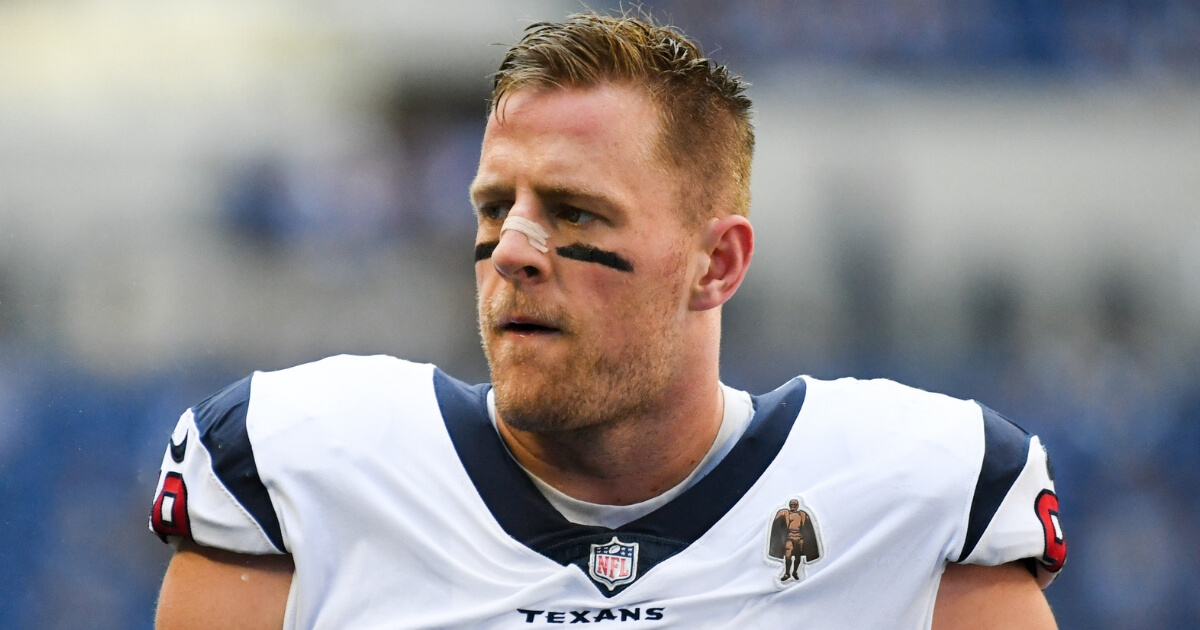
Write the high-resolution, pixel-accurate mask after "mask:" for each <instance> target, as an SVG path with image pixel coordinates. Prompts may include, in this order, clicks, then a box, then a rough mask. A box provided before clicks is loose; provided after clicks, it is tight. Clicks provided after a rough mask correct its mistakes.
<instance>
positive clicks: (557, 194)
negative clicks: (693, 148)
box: [470, 183, 624, 217]
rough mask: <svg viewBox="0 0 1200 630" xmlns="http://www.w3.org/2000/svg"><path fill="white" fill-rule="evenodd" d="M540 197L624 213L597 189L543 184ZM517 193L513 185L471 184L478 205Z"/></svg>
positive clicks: (472, 197) (473, 202)
mask: <svg viewBox="0 0 1200 630" xmlns="http://www.w3.org/2000/svg"><path fill="white" fill-rule="evenodd" d="M535 192H536V193H537V195H538V196H539V197H544V198H549V199H559V200H562V199H567V200H580V201H587V202H588V203H589V204H591V205H594V206H597V207H598V208H599V209H602V210H605V211H607V212H608V213H609V214H610V215H612V216H614V217H615V216H617V215H621V214H624V212H623V211H622V210H621V206H620V205H618V204H617V203H616V202H615V201H614V200H613V198H612V197H611V196H609V195H606V194H604V193H601V192H599V191H597V190H595V189H591V188H586V187H582V186H573V185H569V184H560V185H552V186H542V187H539V188H536V189H535ZM514 195H515V193H514V191H513V187H512V186H509V185H506V184H500V183H481V184H472V185H471V191H470V196H471V204H472V205H474V206H476V207H478V204H479V200H480V199H483V200H489V199H503V198H512V197H513V196H514Z"/></svg>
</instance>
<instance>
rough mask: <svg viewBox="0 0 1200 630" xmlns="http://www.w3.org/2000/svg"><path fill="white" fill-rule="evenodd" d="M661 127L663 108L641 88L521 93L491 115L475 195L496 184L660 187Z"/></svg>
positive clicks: (508, 185) (607, 87) (510, 185)
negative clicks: (658, 151) (657, 153)
mask: <svg viewBox="0 0 1200 630" xmlns="http://www.w3.org/2000/svg"><path fill="white" fill-rule="evenodd" d="M659 129H660V123H659V120H658V110H657V108H656V106H655V105H654V104H653V103H652V102H651V101H650V98H649V96H648V95H647V94H646V92H645V90H643V89H638V88H635V87H632V86H625V85H600V86H596V87H590V88H555V89H531V88H527V89H522V90H518V91H516V92H513V93H510V94H509V95H507V96H505V97H504V98H503V99H502V100H501V101H500V102H499V103H498V104H497V107H496V109H495V111H493V113H492V115H491V116H490V117H489V119H488V125H487V130H486V131H485V133H484V140H483V150H482V154H481V157H480V164H479V173H478V175H477V177H476V181H475V183H474V185H473V186H472V195H473V196H474V195H476V193H477V192H479V191H481V190H487V189H491V188H495V187H498V186H499V187H505V188H516V187H520V186H524V185H527V186H530V187H537V186H561V187H566V188H588V189H594V188H596V187H608V188H614V189H619V188H625V187H629V188H640V187H644V186H646V185H648V184H650V183H652V182H657V183H658V185H659V186H660V187H661V186H662V184H663V181H664V179H663V175H664V174H665V171H664V169H662V168H661V166H660V163H659V160H657V159H656V158H655V147H656V146H657V145H658V140H659V135H660V134H659ZM614 192H615V191H614ZM627 192H633V191H627ZM638 192H643V193H644V192H646V191H645V190H639V191H638Z"/></svg>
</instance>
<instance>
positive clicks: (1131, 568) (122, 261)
mask: <svg viewBox="0 0 1200 630" xmlns="http://www.w3.org/2000/svg"><path fill="white" fill-rule="evenodd" d="M591 5H592V6H593V7H595V8H599V9H603V8H604V7H605V3H591ZM646 6H647V8H648V9H650V10H652V11H653V12H654V13H655V14H656V15H658V16H659V17H660V18H663V19H666V20H668V21H670V22H672V23H674V24H676V25H678V26H681V27H682V28H683V29H684V30H685V31H686V32H688V33H689V34H690V35H692V36H693V37H695V38H696V39H698V40H699V41H700V43H701V44H702V45H703V46H705V48H706V49H710V50H713V51H715V52H714V56H715V57H716V58H717V59H718V60H720V61H722V62H726V63H729V64H730V65H731V67H732V68H733V69H734V70H735V71H736V72H737V73H739V74H742V75H744V76H745V77H746V78H747V79H749V80H750V81H751V82H752V83H753V87H752V89H751V96H752V97H753V98H754V99H755V101H756V105H757V107H756V109H757V114H756V116H757V125H758V134H759V136H758V137H759V151H758V155H757V159H756V162H755V175H754V177H755V179H754V187H753V193H754V209H753V216H752V219H753V220H754V222H755V224H756V226H757V228H758V239H759V243H758V252H757V255H756V257H755V261H754V268H753V269H752V271H751V275H750V277H749V279H748V281H747V283H746V285H745V286H744V287H743V290H742V291H741V292H740V293H739V295H738V296H737V297H736V298H735V299H734V301H733V302H732V303H731V304H730V305H729V306H728V307H727V309H726V334H725V338H724V341H723V345H724V347H723V361H724V378H725V380H726V381H727V382H729V383H730V384H732V385H735V386H739V387H743V388H746V389H749V390H751V391H752V392H756V393H757V392H762V391H766V390H769V389H772V388H774V387H775V386H776V385H778V384H779V383H781V382H783V381H784V380H786V379H787V378H789V377H790V376H792V375H794V374H797V373H808V374H813V375H815V376H819V377H827V378H828V377H836V376H841V375H857V376H864V377H876V376H883V377H889V378H895V379H898V380H901V381H904V382H907V383H909V384H913V385H917V386H920V387H924V388H927V389H933V390H938V391H944V392H946V393H950V394H953V395H956V396H960V397H965V398H975V399H978V400H980V401H982V402H984V403H986V404H987V405H989V406H990V407H992V408H995V409H997V410H1000V411H1002V412H1003V413H1005V414H1006V415H1008V416H1009V417H1011V418H1014V419H1015V420H1016V421H1017V422H1019V423H1020V424H1022V425H1023V426H1025V427H1026V428H1027V429H1030V430H1031V431H1034V432H1037V433H1039V434H1041V435H1042V436H1043V438H1044V440H1045V442H1046V443H1047V444H1048V445H1049V447H1050V450H1051V453H1052V455H1053V457H1054V461H1055V469H1056V471H1057V475H1058V484H1059V493H1060V495H1061V497H1062V511H1063V519H1064V523H1065V527H1066V530H1067V533H1068V536H1069V546H1070V558H1069V560H1068V563H1067V567H1066V569H1065V572H1064V574H1063V576H1062V577H1061V579H1059V580H1058V581H1057V582H1056V583H1055V584H1054V585H1053V586H1052V587H1051V588H1050V589H1049V590H1048V591H1047V594H1048V597H1049V598H1050V601H1051V603H1052V605H1053V606H1054V608H1055V611H1056V613H1057V615H1058V619H1059V623H1060V625H1061V627H1063V628H1089V629H1092V628H1180V629H1183V628H1197V627H1200V598H1198V597H1197V596H1196V595H1197V593H1200V569H1198V567H1200V500H1198V499H1200V207H1198V205H1200V3H1197V2H1194V1H1185V0H1148V1H1143V2H1133V1H1132V0H1126V1H1117V0H1082V1H1072V2H1065V1H1062V0H1058V1H1056V0H1043V1H1037V2H1034V1H1032V0H959V1H956V2H951V1H949V0H882V1H881V0H872V1H867V0H845V1H834V0H827V1H794V2H782V1H775V2H768V1H760V2H754V1H746V0H743V1H737V2H735V1H732V0H729V1H726V0H708V1H686V0H670V1H667V0H664V1H661V2H649V3H647V4H646ZM579 8H580V5H579V4H577V3H573V2H534V1H532V0H528V1H524V0H506V1H486V0H474V1H448V2H441V3H436V4H434V3H424V2H416V1H412V0H408V1H402V0H389V1H384V0H353V1H350V2H340V3H334V2H320V1H316V0H309V1H303V0H275V1H266V0H252V1H238V2H234V1H232V0H214V1H212V2H205V3H156V2H150V1H148V0H105V1H98V0H75V1H72V2H66V1H54V0H44V1H37V2H35V1H20V0H10V1H8V2H4V3H0V628H14V629H16V628H21V629H24V628H98V629H99V628H123V629H128V628H135V629H137V628H150V627H151V623H152V616H153V606H154V597H155V593H156V589H157V585H158V582H159V580H160V579H161V575H162V572H163V570H164V568H165V566H166V562H167V560H168V558H169V553H170V550H169V548H168V547H167V546H165V545H163V544H161V543H160V542H159V541H158V540H157V539H156V538H155V537H154V536H152V535H151V534H149V533H148V532H147V531H146V525H145V521H146V515H147V513H148V509H149V505H150V500H151V494H152V492H153V488H154V483H155V480H156V477H157V471H158V466H159V463H160V461H161V458H162V454H163V449H164V447H165V445H166V441H167V437H168V434H169V432H170V431H171V429H172V427H173V426H174V423H175V421H176V419H177V417H178V415H179V414H180V413H181V412H182V411H183V410H184V409H185V408H186V407H188V406H189V405H191V404H193V403H195V402H197V401H198V400H200V399H201V398H202V397H204V396H205V395H206V394H207V393H209V392H211V391H213V390H215V389H217V388H219V387H221V386H222V385H224V384H226V383H228V382H230V381H232V380H234V379H236V378H240V377H241V376H244V375H245V374H247V373H248V372H250V371H252V370H255V369H274V368H279V367H284V366H287V365H291V364H294V363H298V362H302V361H306V360H310V359H315V358H318V357H321V356H325V355H328V354H334V353H342V352H352V353H388V354H394V355H398V356H402V357H405V358H409V359H415V360H427V361H435V362H437V363H438V364H439V365H441V366H443V367H444V368H445V369H447V370H448V371H449V372H451V373H453V374H455V375H457V376H459V377H460V378H463V379H466V380H474V381H481V380H485V379H486V378H487V373H486V367H485V364H484V362H483V359H482V355H481V352H480V351H479V345H478V341H477V338H476V331H475V327H474V306H473V302H474V296H473V275H472V267H471V243H472V240H471V239H472V232H473V219H472V215H471V212H470V209H469V206H468V204H467V198H466V186H467V183H468V182H469V180H470V178H471V176H472V174H473V170H474V167H475V160H476V158H477V154H478V145H479V142H480V138H481V134H482V130H483V125H484V98H485V96H486V93H487V88H488V81H487V78H486V77H487V75H488V74H489V73H490V72H491V70H492V69H493V68H494V66H495V64H496V62H497V60H498V58H499V55H500V54H501V53H502V47H500V46H495V45H493V44H495V43H506V42H512V41H514V40H515V39H516V38H517V37H518V35H519V32H520V30H521V29H522V28H523V27H524V26H525V25H526V24H528V23H529V22H530V21H533V20H538V19H556V18H561V17H562V16H564V15H566V14H567V13H569V12H571V11H573V10H578V9H579Z"/></svg>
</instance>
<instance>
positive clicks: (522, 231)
mask: <svg viewBox="0 0 1200 630" xmlns="http://www.w3.org/2000/svg"><path fill="white" fill-rule="evenodd" d="M547 236H548V234H547V233H546V231H545V228H543V227H542V226H541V225H540V224H539V223H538V222H536V221H532V220H531V219H529V218H526V217H524V216H520V215H516V214H511V213H510V214H509V217H508V219H506V220H505V222H504V226H503V227H502V228H501V231H500V241H499V242H498V243H497V244H496V249H494V250H493V251H492V266H493V267H495V268H496V271H497V272H498V273H499V274H500V275H501V276H503V277H505V278H506V279H508V280H510V281H512V282H540V281H542V280H545V278H546V276H547V274H548V273H549V271H550V267H549V264H550V259H549V256H548V255H547V253H546V252H547V251H548V250H547V248H546V246H545V239H546V237H547Z"/></svg>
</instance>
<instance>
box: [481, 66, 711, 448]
mask: <svg viewBox="0 0 1200 630" xmlns="http://www.w3.org/2000/svg"><path fill="white" fill-rule="evenodd" d="M658 133H659V122H658V118H657V113H656V110H655V108H654V106H653V105H652V104H651V102H650V101H649V99H648V98H647V97H646V96H645V94H644V93H643V92H641V91H639V90H636V89H634V88H631V87H624V86H613V85H605V86H599V87H595V88H590V89H586V90H583V89H556V90H550V91H533V90H523V91H518V92H515V93H513V94H512V95H511V96H509V97H508V98H507V99H506V100H504V101H503V102H502V103H501V106H500V107H498V108H497V112H496V113H493V115H492V116H491V118H490V119H489V120H488V125H487V131H486V132H485V134H484V140H483V150H482V155H481V157H480V161H479V172H478V174H477V175H476V178H475V182H474V183H473V185H472V187H471V198H472V202H473V204H474V206H475V208H476V210H477V212H478V216H479V231H478V235H477V237H476V244H477V257H482V258H481V259H480V260H478V261H477V262H476V263H475V277H476V286H477V289H478V293H479V295H478V297H479V326H480V332H481V334H482V337H483V345H484V350H485V352H486V354H487V358H488V363H489V364H490V366H491V370H492V381H493V385H494V386H495V392H496V402H497V408H498V409H499V412H500V415H501V417H502V418H503V419H504V420H505V422H507V423H508V424H510V425H512V426H514V427H516V428H518V429H522V430H527V431H539V432H546V431H556V430H567V429H575V428H582V427H587V426H593V425H597V424H601V423H604V422H607V421H611V420H615V419H619V418H623V417H629V416H631V415H635V414H639V413H644V412H645V411H646V410H647V409H648V408H649V407H650V406H651V405H652V404H653V403H654V402H655V401H656V400H657V397H658V396H660V395H661V394H662V392H663V390H664V389H665V388H666V387H667V386H668V385H669V384H670V381H671V377H672V375H673V374H675V373H676V372H678V371H679V365H680V363H681V361H682V355H683V353H682V351H681V348H682V343H683V340H682V338H681V335H680V334H679V332H680V330H681V327H682V325H683V322H684V319H685V317H686V316H687V298H688V288H689V283H690V282H691V271H690V270H689V267H695V265H691V264H690V262H691V261H692V260H694V254H693V253H692V252H694V251H698V248H697V241H696V239H697V238H698V237H697V236H696V235H695V234H694V231H692V230H687V229H685V228H684V226H683V223H682V221H681V219H680V213H679V211H678V209H677V207H676V203H677V199H678V193H677V183H676V179H675V177H674V176H673V175H671V174H670V173H669V172H668V171H667V169H666V168H664V167H662V166H661V165H660V164H659V162H658V160H657V159H656V158H655V157H654V153H653V149H654V147H655V143H656V142H657V139H658ZM512 216H516V217H520V218H523V219H526V220H529V221H534V222H536V223H538V224H540V225H541V226H542V227H543V228H545V230H546V231H547V232H549V234H550V236H549V238H548V239H547V243H546V245H547V246H548V251H547V252H545V253H543V252H540V251H538V250H537V249H535V248H534V247H532V246H531V245H530V243H529V241H528V239H527V237H526V235H525V234H523V233H521V232H519V231H513V230H505V232H504V233H503V234H501V231H500V229H501V225H502V224H503V223H504V221H505V219H506V218H508V217H512ZM493 245H494V247H495V249H494V250H492V251H491V254H490V257H489V256H488V255H487V250H489V249H490V248H491V247H492V246H493ZM564 248H565V249H564ZM479 250H482V252H480V251H479Z"/></svg>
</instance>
